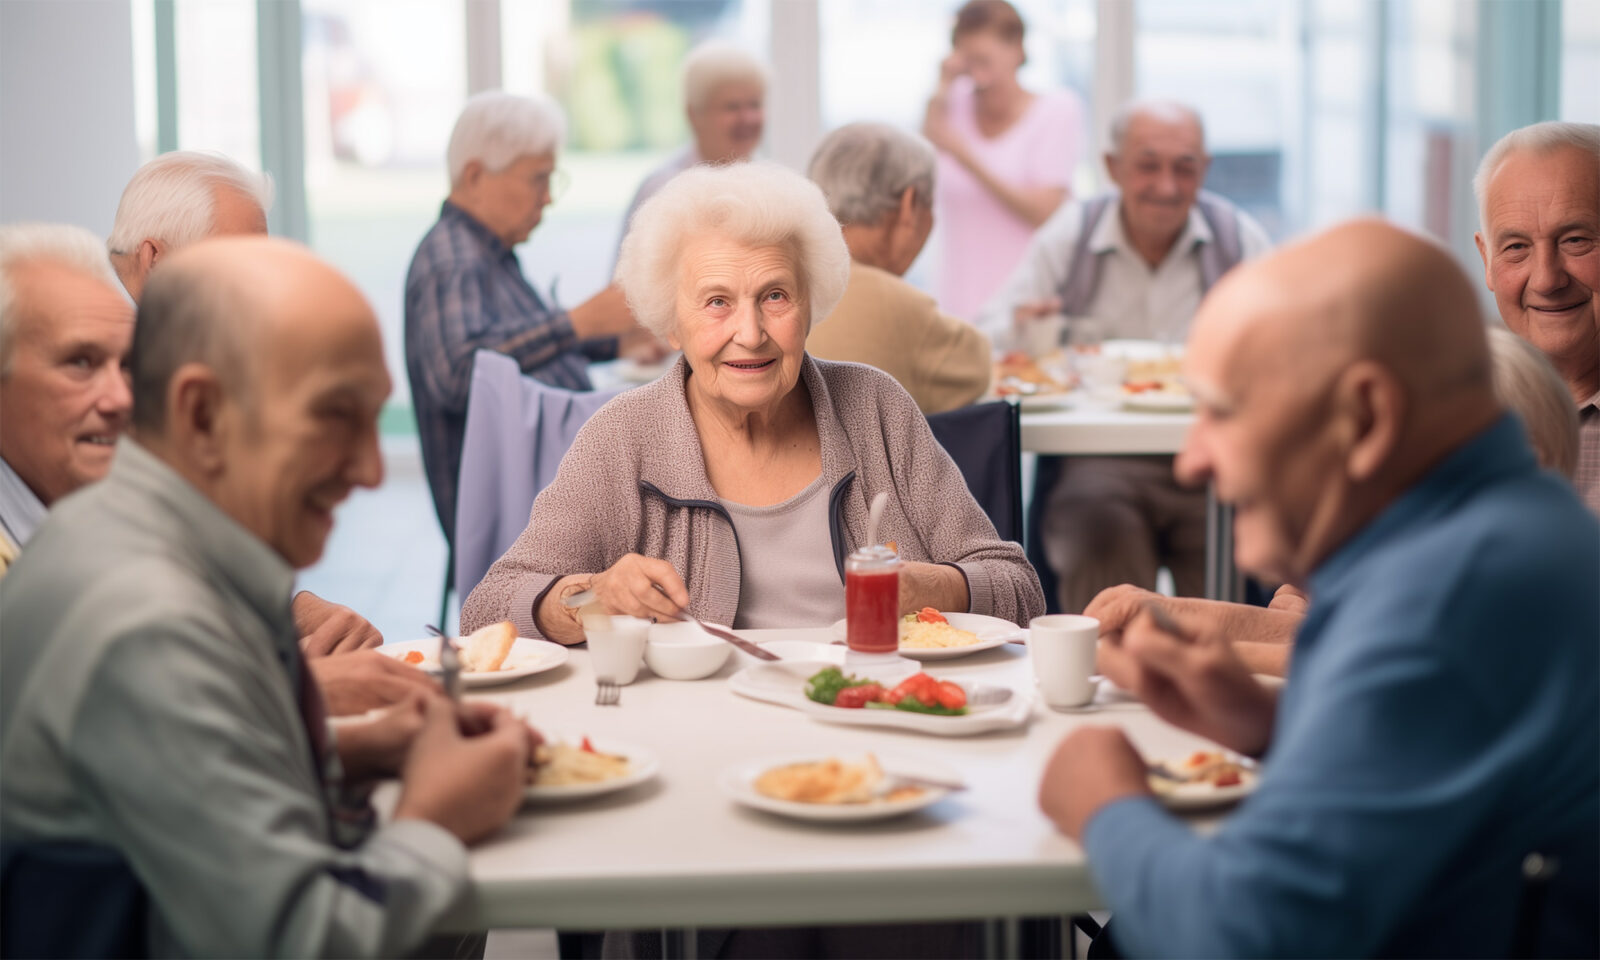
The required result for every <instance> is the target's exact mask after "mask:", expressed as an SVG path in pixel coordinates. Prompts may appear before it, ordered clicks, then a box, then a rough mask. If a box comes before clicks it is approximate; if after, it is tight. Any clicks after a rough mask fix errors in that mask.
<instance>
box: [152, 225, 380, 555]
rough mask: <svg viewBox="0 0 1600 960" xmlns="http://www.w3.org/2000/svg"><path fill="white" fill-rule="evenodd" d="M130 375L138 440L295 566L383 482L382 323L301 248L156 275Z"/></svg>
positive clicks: (234, 248)
mask: <svg viewBox="0 0 1600 960" xmlns="http://www.w3.org/2000/svg"><path fill="white" fill-rule="evenodd" d="M131 366H132V373H133V386H134V429H135V431H136V434H137V437H138V440H139V442H140V443H141V444H143V445H145V446H146V447H148V448H149V449H150V450H151V451H152V452H153V453H155V455H156V456H157V457H159V458H161V459H162V460H164V461H166V462H167V463H168V464H169V465H170V466H172V467H173V468H174V469H175V470H177V471H178V473H179V474H180V475H182V476H183V477H184V478H185V479H186V480H188V481H189V482H190V483H192V484H193V485H194V486H195V487H196V488H197V489H198V490H200V492H201V493H202V494H204V495H205V496H206V497H208V498H209V499H210V500H212V501H213V502H214V503H215V504H216V505H217V506H218V507H220V508H221V509H222V511H223V512H224V513H226V514H227V515H228V516H230V517H232V518H233V519H234V520H235V521H237V522H238V523H239V524H240V525H241V526H243V527H244V528H245V529H246V530H248V531H250V532H252V533H254V534H256V535H257V536H258V537H259V538H260V539H261V540H262V541H263V542H264V543H266V544H267V545H268V546H269V547H271V548H273V549H274V550H276V551H277V552H278V554H279V555H281V556H282V557H283V558H284V559H285V560H286V561H288V562H289V563H290V564H292V565H294V566H296V567H303V566H306V565H308V564H311V563H314V562H315V561H316V559H317V557H319V556H320V555H321V553H322V548H323V544H324V543H325V542H326V539H327V535H328V533H329V532H331V530H332V528H333V508H334V507H335V506H336V505H337V504H339V503H340V502H341V501H343V500H344V498H345V497H346V496H348V495H349V493H350V491H351V490H352V489H353V488H354V487H357V486H374V485H376V484H377V483H378V481H379V480H380V479H382V476H383V466H382V461H381V458H380V457H379V454H378V440H377V422H378V413H379V411H380V410H381V408H382V406H383V402H384V399H385V398H386V397H387V396H388V394H389V387H390V384H389V375H388V372H387V371H386V370H385V369H384V362H383V343H382V338H381V336H380V334H379V332H378V324H377V320H376V319H375V318H374V317H373V314H372V308H371V307H370V306H368V305H367V302H366V300H365V299H364V298H363V297H362V296H361V293H360V291H358V290H357V289H356V288H355V286H354V285H352V284H351V283H350V281H349V280H347V279H346V278H345V277H344V276H343V275H342V274H340V273H339V272H338V271H337V270H334V269H333V268H332V267H330V266H328V265H327V264H326V263H323V262H322V261H321V260H319V259H317V257H316V256H314V255H313V254H312V253H311V252H310V251H309V250H306V249H305V248H304V247H301V246H299V245H297V244H294V243H290V242H288V241H285V240H274V239H269V238H266V237H229V238H221V239H213V240H206V241H202V242H201V243H198V244H195V245H194V246H192V247H188V248H186V249H184V250H182V251H179V252H178V253H176V254H174V255H173V256H172V257H171V258H169V259H168V260H167V261H166V262H165V263H163V264H162V266H161V267H160V268H159V269H157V270H156V271H155V272H154V273H152V274H151V280H150V285H149V286H148V287H147V288H146V293H145V297H144V300H143V301H142V302H141V303H140V306H139V323H138V327H137V330H136V332H135V335H134V345H133V356H132V362H131Z"/></svg>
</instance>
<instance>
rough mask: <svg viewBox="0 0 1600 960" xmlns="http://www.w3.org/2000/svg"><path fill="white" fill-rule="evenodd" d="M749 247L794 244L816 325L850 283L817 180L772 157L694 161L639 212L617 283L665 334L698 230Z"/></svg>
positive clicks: (641, 315)
mask: <svg viewBox="0 0 1600 960" xmlns="http://www.w3.org/2000/svg"><path fill="white" fill-rule="evenodd" d="M706 233H715V234H717V235H719V236H722V237H724V238H726V239H729V240H733V241H736V242H738V243H742V244H746V245H748V246H752V247H766V246H778V245H784V246H792V247H793V248H794V249H795V251H796V252H797V254H798V262H797V263H796V264H795V269H796V273H797V274H798V280H799V283H800V286H801V291H802V292H801V296H803V297H804V299H805V301H806V305H807V307H808V308H809V310H810V313H811V324H812V326H815V325H816V324H818V323H820V322H822V319H823V318H824V317H826V316H827V315H828V314H829V313H831V312H832V311H833V308H834V307H835V306H836V305H838V303H839V300H840V298H842V297H843V296H844V288H845V284H847V283H848V282H849V281H850V249H849V248H848V247H846V246H845V242H844V234H843V233H842V232H840V230H839V223H838V221H836V220H834V219H833V214H832V213H830V212H828V202H827V200H826V198H824V197H823V196H822V191H821V190H819V189H817V186H816V184H814V183H812V182H811V181H809V180H807V179H806V178H804V177H802V176H800V175H799V174H798V173H795V172H794V171H793V170H790V169H788V168H787V167H782V166H779V165H778V164H775V163H770V162H765V161H761V162H753V163H737V164H733V165H730V166H718V167H712V166H705V165H700V166H694V167H690V168H689V169H688V170H685V171H684V172H682V173H680V174H678V175H677V176H675V177H673V178H672V179H671V180H669V181H667V185H666V186H664V187H662V188H661V190H660V191H658V192H657V193H656V195H655V196H653V197H651V198H650V199H649V200H647V201H645V203H644V205H643V206H641V207H640V208H639V212H638V213H636V214H634V217H633V223H632V225H631V226H629V228H628V234H627V236H625V237H623V238H622V250H621V252H620V254H619V255H618V257H617V272H616V280H617V283H618V284H619V285H620V286H621V287H622V293H623V295H624V296H625V297H627V299H628V308H629V309H630V310H632V311H633V315H634V316H635V317H636V318H638V320H639V323H640V324H641V325H643V326H644V327H645V328H646V329H648V330H650V331H651V332H652V333H654V334H656V335H657V336H660V337H667V336H669V335H671V333H672V332H673V329H674V327H675V326H676V324H677V311H676V304H677V296H678V283H679V277H678V276H677V269H678V252H679V251H680V250H681V249H682V248H683V244H684V241H685V240H687V239H688V238H690V237H691V236H694V235H697V234H706Z"/></svg>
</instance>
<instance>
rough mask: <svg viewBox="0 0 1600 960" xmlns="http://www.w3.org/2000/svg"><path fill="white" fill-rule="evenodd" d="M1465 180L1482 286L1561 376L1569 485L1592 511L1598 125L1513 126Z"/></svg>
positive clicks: (1598, 436) (1599, 337) (1598, 390)
mask: <svg viewBox="0 0 1600 960" xmlns="http://www.w3.org/2000/svg"><path fill="white" fill-rule="evenodd" d="M1472 185H1473V189H1474V190H1475V191H1476V193H1477V196H1478V210H1479V215H1480V217H1481V220H1480V229H1479V231H1478V233H1477V234H1476V235H1475V237H1474V239H1475V240H1477V242H1478V253H1479V254H1480V255H1481V256H1482V257H1483V269H1484V282H1485V283H1486V284H1487V285H1488V287H1489V289H1490V290H1491V291H1492V292H1493V293H1494V299H1495V304H1496V306H1498V307H1499V309H1500V318H1501V319H1502V320H1504V321H1505V324H1506V326H1507V327H1509V328H1510V329H1511V332H1512V333H1515V334H1516V335H1517V336H1519V337H1521V338H1523V339H1524V340H1527V341H1528V342H1529V343H1531V344H1533V345H1534V346H1535V347H1538V348H1539V350H1540V351H1541V352H1543V353H1544V355H1545V356H1546V357H1548V358H1549V360H1550V362H1551V364H1553V365H1554V366H1555V368H1556V371H1557V372H1558V373H1560V374H1561V378H1562V380H1564V381H1565V382H1566V385H1567V389H1568V391H1569V392H1570V393H1571V394H1572V401H1573V403H1574V404H1575V405H1576V406H1577V409H1578V421H1579V425H1578V437H1579V441H1578V466H1577V471H1576V474H1575V476H1574V483H1575V484H1576V486H1577V488H1578V494H1579V495H1580V496H1581V497H1582V498H1583V502H1584V504H1585V505H1586V506H1587V507H1588V508H1589V509H1590V510H1592V511H1594V512H1595V513H1600V125H1596V124H1592V123H1559V122H1550V123H1536V124H1533V125H1532V126H1527V127H1523V128H1521V129H1520V130H1513V131H1512V132H1511V133H1508V134H1506V135H1505V136H1504V137H1502V138H1501V139H1500V141H1499V142H1498V143H1496V144H1495V145H1494V146H1493V147H1491V148H1490V149H1489V152H1488V153H1487V154H1485V155H1484V158H1483V162H1482V164H1480V165H1479V167H1478V174H1477V176H1476V177H1475V178H1474V179H1473V182H1472Z"/></svg>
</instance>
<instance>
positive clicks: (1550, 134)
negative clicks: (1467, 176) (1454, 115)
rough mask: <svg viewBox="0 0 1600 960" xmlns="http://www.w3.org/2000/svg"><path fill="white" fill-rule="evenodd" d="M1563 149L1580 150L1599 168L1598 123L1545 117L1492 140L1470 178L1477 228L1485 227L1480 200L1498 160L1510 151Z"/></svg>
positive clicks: (1497, 165)
mask: <svg viewBox="0 0 1600 960" xmlns="http://www.w3.org/2000/svg"><path fill="white" fill-rule="evenodd" d="M1566 148H1572V149H1575V150H1582V151H1583V152H1584V153H1586V154H1588V155H1589V156H1590V157H1591V158H1592V159H1593V160H1594V162H1595V165H1596V167H1597V168H1600V124H1594V123H1568V122H1566V121H1562V120H1549V121H1546V122H1544V123H1534V124H1529V125H1528V126H1526V127H1519V128H1517V129H1516V130H1513V131H1511V132H1510V133H1508V134H1506V135H1505V136H1503V137H1501V138H1500V139H1499V140H1496V141H1495V144H1494V146H1492V147H1490V148H1489V152H1488V153H1485V154H1484V155H1483V160H1482V161H1480V162H1479V163H1478V172H1477V173H1476V174H1474V175H1473V177H1472V194H1473V196H1474V197H1475V198H1476V199H1477V201H1478V228H1479V229H1480V230H1481V229H1483V228H1485V227H1487V226H1488V220H1489V215H1488V210H1487V208H1485V206H1484V201H1485V200H1487V199H1488V193H1489V180H1490V178H1492V177H1493V176H1494V174H1495V171H1496V170H1498V169H1500V165H1501V164H1502V163H1505V162H1506V160H1508V159H1509V158H1510V157H1511V155H1512V154H1513V153H1519V152H1522V151H1524V150H1526V151H1529V152H1531V153H1541V154H1542V153H1553V152H1555V151H1557V150H1562V149H1566Z"/></svg>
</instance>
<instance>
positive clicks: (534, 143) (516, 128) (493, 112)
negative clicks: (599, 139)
mask: <svg viewBox="0 0 1600 960" xmlns="http://www.w3.org/2000/svg"><path fill="white" fill-rule="evenodd" d="M566 138H567V118H566V114H564V113H562V112H561V107H560V106H558V105H557V104H556V102H555V101H554V100H552V99H550V98H549V97H546V96H543V95H538V96H532V97H521V96H517V95H516V94H512V93H506V92H505V91H504V90H485V91H483V92H482V93H476V94H473V95H472V97H471V98H470V99H468V100H467V105H466V106H464V107H462V108H461V115H460V116H459V117H457V118H456V125H455V129H453V130H451V131H450V146H449V147H448V148H447V149H446V150H445V163H446V166H448V167H449V170H450V185H451V186H452V187H453V186H455V185H456V184H457V183H458V182H460V180H461V175H462V174H463V173H464V172H466V169H467V164H469V163H471V162H472V161H474V160H476V161H478V162H479V163H481V164H483V166H484V169H486V170H488V171H489V172H491V173H497V172H499V171H501V170H504V169H505V168H506V167H509V166H511V165H512V164H513V163H515V162H516V161H517V158H518V157H525V156H538V155H540V154H545V153H554V152H555V151H556V150H557V149H558V148H559V147H560V146H561V144H562V142H563V141H565V140H566Z"/></svg>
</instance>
